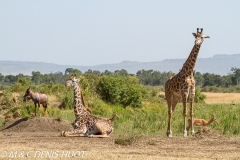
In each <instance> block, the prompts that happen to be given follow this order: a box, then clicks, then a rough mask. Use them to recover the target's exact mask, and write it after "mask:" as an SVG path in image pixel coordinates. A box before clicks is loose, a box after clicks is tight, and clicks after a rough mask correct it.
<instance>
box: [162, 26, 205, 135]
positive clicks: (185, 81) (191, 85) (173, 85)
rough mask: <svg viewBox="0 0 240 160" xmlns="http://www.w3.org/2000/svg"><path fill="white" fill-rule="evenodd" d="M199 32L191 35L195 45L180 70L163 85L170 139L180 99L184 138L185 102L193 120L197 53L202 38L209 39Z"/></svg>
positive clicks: (185, 133)
mask: <svg viewBox="0 0 240 160" xmlns="http://www.w3.org/2000/svg"><path fill="white" fill-rule="evenodd" d="M202 31H203V29H201V31H200V30H199V29H197V33H193V36H194V37H195V43H194V46H193V48H192V51H191V53H190V55H189V56H188V58H187V60H186V61H185V63H184V64H183V66H182V69H181V70H180V72H179V73H178V74H176V75H175V76H173V77H171V78H170V79H169V80H168V81H167V82H166V84H165V97H166V100H167V103H168V128H167V136H168V137H172V131H171V121H172V115H173V112H174V109H175V107H176V105H177V103H178V101H179V100H180V98H182V103H183V116H184V131H183V135H184V137H186V136H187V130H186V123H187V122H186V116H187V106H186V105H187V104H186V103H187V100H189V103H190V119H191V122H192V120H193V102H194V97H195V80H194V67H195V64H196V60H197V57H198V53H199V50H200V47H201V44H202V42H203V40H204V38H210V37H209V36H204V35H203V33H202ZM191 129H192V130H191V133H192V134H194V130H193V125H191Z"/></svg>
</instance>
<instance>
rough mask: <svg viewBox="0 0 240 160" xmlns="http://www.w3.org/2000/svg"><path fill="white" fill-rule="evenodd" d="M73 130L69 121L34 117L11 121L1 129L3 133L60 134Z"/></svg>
mask: <svg viewBox="0 0 240 160" xmlns="http://www.w3.org/2000/svg"><path fill="white" fill-rule="evenodd" d="M69 129H72V125H71V123H70V122H68V121H64V120H60V119H54V118H48V117H41V118H38V117H33V118H22V119H10V120H8V121H7V122H6V123H5V124H4V125H3V126H2V127H1V128H0V131H2V132H60V131H62V130H69Z"/></svg>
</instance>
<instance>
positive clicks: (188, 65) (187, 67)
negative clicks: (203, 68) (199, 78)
mask: <svg viewBox="0 0 240 160" xmlns="http://www.w3.org/2000/svg"><path fill="white" fill-rule="evenodd" d="M200 47H201V44H200V45H196V44H195V45H194V46H193V49H192V51H191V53H190V54H189V56H188V58H187V60H186V61H185V63H184V64H183V67H182V70H181V72H183V73H185V74H187V75H191V74H192V73H193V70H194V67H195V64H196V61H197V56H198V53H199V50H200Z"/></svg>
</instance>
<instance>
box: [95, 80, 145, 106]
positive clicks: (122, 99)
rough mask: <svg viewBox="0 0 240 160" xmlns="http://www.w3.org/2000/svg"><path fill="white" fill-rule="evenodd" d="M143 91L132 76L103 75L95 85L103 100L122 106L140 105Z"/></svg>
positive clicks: (142, 87)
mask: <svg viewBox="0 0 240 160" xmlns="http://www.w3.org/2000/svg"><path fill="white" fill-rule="evenodd" d="M145 92H146V90H145V88H144V86H142V85H140V84H139V83H138V79H137V77H134V76H119V75H112V76H103V77H101V79H100V81H99V83H98V85H97V93H98V94H99V95H100V96H101V98H102V99H103V100H105V101H107V102H110V103H113V104H122V105H124V106H129V105H130V106H133V107H140V106H141V105H142V103H141V100H142V97H143V94H144V93H145Z"/></svg>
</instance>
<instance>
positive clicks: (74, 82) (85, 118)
mask: <svg viewBox="0 0 240 160" xmlns="http://www.w3.org/2000/svg"><path fill="white" fill-rule="evenodd" d="M79 81H80V79H76V78H75V76H72V77H71V79H69V80H67V81H66V83H65V85H66V86H69V87H73V90H74V113H75V117H76V120H75V121H74V122H73V123H72V126H73V130H70V131H62V133H61V136H64V137H66V136H88V137H109V135H110V134H111V133H112V132H113V127H112V124H111V121H112V120H110V119H109V120H107V119H106V118H98V117H95V116H93V115H92V114H91V113H90V112H89V111H87V109H86V107H85V105H84V101H83V96H82V91H81V88H80V86H79V84H78V82H79Z"/></svg>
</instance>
